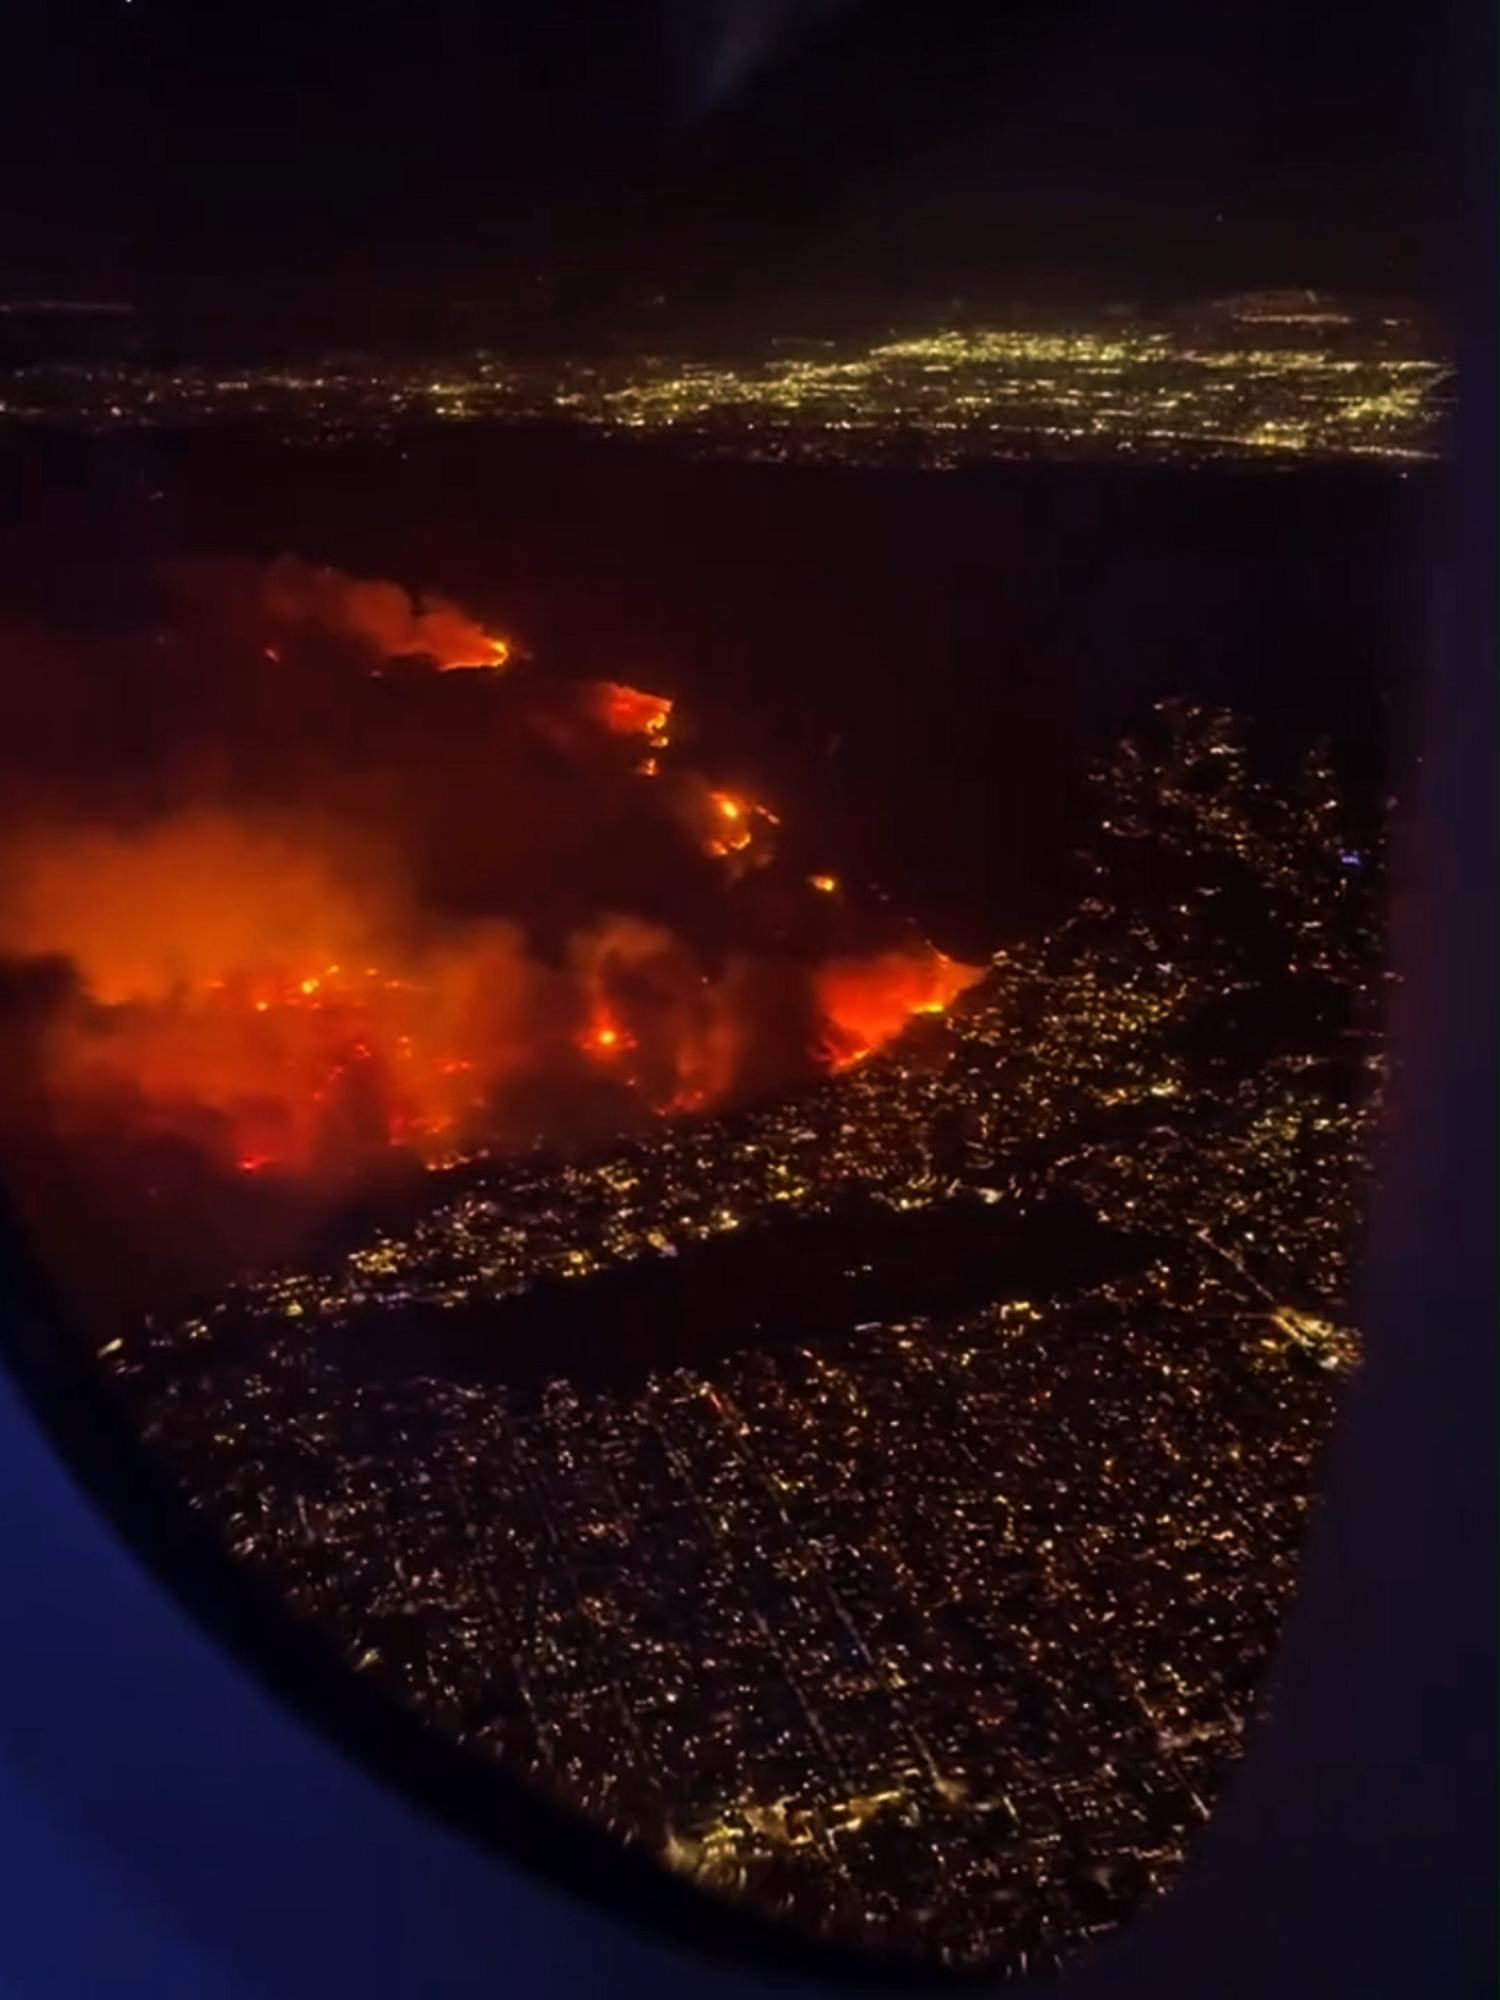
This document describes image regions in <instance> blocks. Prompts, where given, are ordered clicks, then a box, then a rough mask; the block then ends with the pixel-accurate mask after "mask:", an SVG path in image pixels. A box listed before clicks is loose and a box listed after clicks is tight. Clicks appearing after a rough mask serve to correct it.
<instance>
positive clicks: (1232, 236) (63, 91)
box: [0, 0, 1432, 342]
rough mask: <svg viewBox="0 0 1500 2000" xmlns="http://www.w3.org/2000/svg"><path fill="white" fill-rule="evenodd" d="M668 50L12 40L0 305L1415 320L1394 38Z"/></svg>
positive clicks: (1417, 249)
mask: <svg viewBox="0 0 1500 2000" xmlns="http://www.w3.org/2000/svg"><path fill="white" fill-rule="evenodd" d="M702 19H703V21H704V22H706V24H707V25H706V26H702V27H700V29H699V31H698V33H697V34H696V36H694V37H685V36H684V33H683V28H682V12H681V10H676V11H675V12H673V11H672V10H664V9H661V8H658V7H653V6H647V5H645V4H640V0H630V4H620V5H616V6H614V7H611V8H608V9H606V8H600V7H593V6H590V5H589V4H587V0H567V4H564V5H559V6H557V7H555V8H553V9H551V10H548V11H547V13H546V14H545V16H541V15H538V14H537V13H536V12H535V11H534V10H532V11H523V10H520V9H517V8H499V9H496V10H494V11H493V13H492V14H491V15H489V16H486V17H484V18H483V19H470V18H468V16H467V11H466V10H465V9H463V8H462V7H460V5H459V4H458V0H439V4H438V5H436V6H432V5H428V6H425V7H424V8H423V9H422V10H421V12H420V15H418V14H416V13H415V12H413V11H412V10H409V9H408V8H407V7H405V6H404V5H403V4H401V0H387V4H385V5H384V6H382V7H380V8H378V9H376V10H373V11H372V10H369V9H361V10H359V13H358V16H357V18H356V15H355V12H354V10H353V9H352V8H351V7H349V6H348V5H347V4H345V0H322V4H320V5H317V6H314V7H309V6H307V5H299V6H296V7H293V6H291V5H290V4H289V3H288V0H268V4H262V5H260V6H258V7H256V8H255V9H254V10H253V13H252V12H251V10H249V9H246V8H242V7H240V6H238V5H235V4H232V0H231V4H229V5H226V6H222V7H218V8H215V9H214V10H212V12H211V13H205V12H204V11H203V10H201V9H197V8H191V7H188V6H187V5H185V4H183V0H142V3H141V4H135V0H120V4H119V5H118V6H117V7H116V8H115V9H114V10H113V11H112V12H111V13H110V14H109V15H108V16H103V15H94V16H92V17H91V18H89V19H88V20H87V21H84V22H78V21H73V20H69V19H67V18H65V15H64V13H63V12H56V13H54V12H49V13H47V14H46V15H45V16H44V17H39V18H38V19H37V20H35V21H34V22H33V23H32V24H31V25H30V26H29V27H28V29H27V30H26V31H25V32H26V35H27V38H28V42H29V46H23V48H22V50H21V56H22V59H23V60H24V62H25V64H26V68H27V73H28V77H29V79H30V81H31V86H32V87H31V88H30V89H29V90H28V92H27V93H26V95H25V97H24V99H23V100H22V102H21V103H20V104H19V105H18V106H17V107H15V110H14V116H13V121H12V128H11V132H10V134H9V138H10V148H9V150H10V152H11V154H12V156H13V167H12V171H11V173H10V175H9V177H8V182H9V185H8V189H7V193H6V195H5V196H4V198H3V211H0V220H3V223H4V235H5V238H6V241H7V243H8V245H9V248H8V250H7V252H6V254H5V255H4V257H3V258H0V294H9V295H11V296H16V295H20V294H26V293H30V294H41V295H48V296H62V297H65V298H66V297H100V298H114V297H119V296H124V297H128V298H131V299H132V300H134V301H135V302H137V303H138V304H139V305H141V306H142V307H143V308H144V309H145V310H147V311H148V312H150V313H152V314H153V315H155V316H158V317H163V318H165V319H167V320H169V321H171V322H173V323H178V322H181V323H182V324H184V325H211V324H214V323H218V324H221V325H223V324H234V323H239V324H244V323H247V322H250V323H262V322H265V323H268V324H269V323H276V322H278V321H280V322H282V323H285V324H288V325H290V326H293V327H295V326H297V325H299V324H300V325H303V326H307V327H312V326H319V327H328V328H330V329H332V328H334V327H339V328H348V329H350V335H346V336H345V337H351V336H352V333H353V330H355V329H365V330H367V331H369V332H372V333H373V334H374V335H375V336H376V337H377V338H387V337H391V332H392V330H393V329H396V328H399V327H400V326H401V325H402V324H403V322H405V323H408V324H410V323H411V322H413V321H420V320H421V319H422V317H423V316H424V314H428V313H430V312H431V311H432V310H433V309H434V308H437V309H440V310H442V311H451V310H452V309H453V308H455V307H458V306H460V305H461V304H463V303H464V302H468V303H469V304H470V305H471V306H472V307H473V309H474V310H475V312H476V313H477V314H478V315H479V316H480V317H483V318H485V319H486V320H488V321H490V322H492V323H499V324H509V325H511V326H513V327H514V328H516V329H517V331H518V332H529V333H530V334H531V336H532V337H534V338H538V339H542V340H551V341H554V342H557V341H567V340H574V341H576V340H579V339H584V340H587V339H590V338H597V337H599V336H600V335H601V333H602V332H604V331H606V330H608V329H611V328H617V327H620V326H622V325H627V326H629V325H635V324H637V323H639V324H643V325H660V326H662V327H664V328H667V329H672V328H676V327H681V326H684V325H690V326H694V327H708V328H712V329H723V328H726V327H733V328H737V329H741V330H743V331H745V332H747V333H749V332H753V333H755V334H756V335H759V336H760V337H764V336H765V335H766V334H767V333H770V332H786V331H798V330H801V328H800V326H799V322H803V321H812V322H819V323H824V324H831V323H834V322H842V323H844V324H864V325H868V324H870V323H872V322H873V323H881V322H890V321H892V320H898V319H900V318H901V317H902V316H903V315H905V314H908V313H910V312H912V311H913V310H914V309H915V310H923V309H927V307H928V305H929V302H930V305H932V306H936V305H937V304H938V303H940V302H942V301H946V300H948V299H951V298H955V297H962V298H966V299H968V300H970V301H971V302H973V303H975V304H976V305H977V306H978V307H979V309H981V310H983V309H985V307H986V306H987V305H989V304H990V303H992V302H993V301H996V300H999V299H1007V298H1010V299H1014V298H1036V299H1037V300H1039V301H1041V302H1043V303H1048V302H1057V303H1059V304H1064V305H1068V304H1071V305H1077V304H1078V303H1079V302H1080V301H1083V300H1089V301H1092V302H1096V303H1099V302H1104V301H1106V300H1110V299H1117V298H1120V299H1141V298H1145V299H1162V298H1177V299H1181V298H1184V297H1192V296H1200V295H1213V294H1216V293H1221V292H1226V291H1234V290H1238V289H1243V288H1250V287H1260V286H1273V285H1310V286H1317V287H1320V288H1331V289H1336V290H1341V291H1350V290H1352V291H1357V292H1375V293H1380V294H1382V295H1385V294H1392V293H1394V294H1398V295H1418V296H1420V295H1422V294H1424V293H1425V292H1426V291H1427V290H1428V289H1429V287H1428V282H1427V279H1428V271H1427V251H1426V250H1425V248H1424V238H1425V236H1426V235H1427V233H1428V232H1427V231H1426V230H1425V228H1424V224H1425V223H1426V221H1427V220H1428V218H1427V216H1426V214H1425V210H1426V207H1427V195H1426V182H1427V176H1428V169H1427V158H1428V154H1429V151H1430V150H1431V148H1430V137H1431V134H1430V129H1429V128H1430V125H1431V122H1432V121H1431V120H1430V117H1429V115H1428V113H1429V105H1428V102H1427V99H1428V95H1429V93H1428V87H1427V64H1426V60H1425V58H1424V54H1423V49H1422V46H1421V42H1420V36H1419V31H1418V30H1417V29H1416V27H1415V26H1413V27H1411V28H1408V29H1406V30H1405V31H1403V32H1395V31H1393V30H1392V29H1391V26H1390V24H1389V23H1384V24H1382V31H1381V33H1380V34H1378V35H1375V34H1371V33H1370V31H1369V23H1368V21H1367V20H1366V19H1365V17H1363V16H1356V15H1355V13H1354V11H1353V9H1352V7H1350V6H1340V7H1338V8H1335V9H1333V10H1331V11H1330V10H1322V11H1320V12H1319V13H1318V14H1317V15H1316V16H1315V17H1310V16H1308V15H1307V14H1306V13H1305V11H1301V10H1298V9H1296V8H1294V7H1293V6H1292V5H1291V4H1290V0H1266V4H1263V5H1262V6H1261V7H1259V8H1258V9H1257V10H1256V11H1255V13H1254V15H1253V16H1252V15H1251V14H1250V13H1249V12H1248V11H1247V12H1245V13H1243V14H1239V15H1236V16H1232V17H1231V16H1225V17H1215V18H1214V20H1213V21H1212V22H1210V21H1209V20H1208V18H1207V17H1205V16H1203V15H1202V14H1201V10H1199V11H1195V10H1193V9H1190V8H1188V7H1187V6H1186V5H1185V4H1184V0H1151V4H1150V5H1148V6H1147V7H1146V8H1144V9H1143V10H1142V9H1138V10H1133V11H1132V15H1131V17H1130V19H1129V20H1128V21H1127V20H1124V19H1121V20H1106V19H1104V18H1103V17H1102V16H1101V15H1099V14H1098V13H1097V12H1094V11H1086V10H1074V11H1072V12H1070V13H1069V14H1067V15H1066V16H1064V17H1061V18H1057V19H1053V18H1050V17H1048V16H1047V15H1046V13H1045V10H1043V9H1042V8H1041V7H1040V6H1039V5H1036V4H1033V0H1011V4H1010V5H1008V6H1006V7H1004V8H996V7H993V6H990V7H980V6H973V5H965V4H959V0H922V4H920V5H918V4H916V0H886V4H879V0H866V4H863V5H859V4H853V5H849V4H846V5H842V6H839V7H817V6H813V7H808V6H804V7H803V8H801V9H798V8H796V7H786V6H782V7H774V6H771V5H769V4H766V3H765V0H762V4H761V5H760V6H759V7H758V8H757V7H752V8H740V9H737V10H729V9H726V8H719V9H709V10H706V12H705V13H704V14H703V16H702ZM746 19H750V20H752V21H753V22H754V23H755V24H756V26H757V34H756V35H755V36H753V37H751V38H750V40H749V41H748V42H746V41H745V30H744V22H745V20H746ZM716 22H717V24H718V25H717V26H716V25H715V23H716ZM737 36H738V40H736V37H737ZM741 44H743V45H744V48H743V50H741Z"/></svg>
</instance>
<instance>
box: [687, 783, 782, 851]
mask: <svg viewBox="0 0 1500 2000" xmlns="http://www.w3.org/2000/svg"><path fill="white" fill-rule="evenodd" d="M708 810H709V831H708V834H707V837H706V839H705V840H704V843H703V844H704V847H705V849H706V851H707V852H708V853H710V854H721V855H723V854H743V853H744V852H745V850H746V849H747V848H748V847H750V846H751V845H752V843H753V842H754V841H755V840H756V837H757V835H758V834H759V833H760V832H761V830H762V829H763V828H766V827H772V826H779V825H780V821H779V820H778V819H777V817H776V815H775V813H773V812H772V811H771V810H770V808H769V807H767V806H763V805H759V804H758V803H757V802H756V801H755V800H754V799H747V798H743V797H737V796H736V795H735V794H734V793H733V792H710V793H709V795H708Z"/></svg>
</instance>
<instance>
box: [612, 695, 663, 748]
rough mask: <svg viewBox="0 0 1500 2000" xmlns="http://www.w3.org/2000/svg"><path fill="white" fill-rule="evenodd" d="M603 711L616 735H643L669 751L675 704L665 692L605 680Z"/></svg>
mask: <svg viewBox="0 0 1500 2000" xmlns="http://www.w3.org/2000/svg"><path fill="white" fill-rule="evenodd" d="M599 713H600V719H601V721H602V722H603V724H604V726H605V728H606V729H608V730H609V731H610V732H611V734H612V735H615V736H643V737H644V738H645V739H646V742H647V743H648V744H649V745H650V747H651V749H652V750H653V751H662V750H665V749H666V748H667V745H668V744H669V742H670V741H671V727H672V704H671V702H670V701H668V700H667V698H666V696H665V695H660V694H646V693H645V692H643V690H642V689H640V688H633V687H624V686H622V685H621V684H620V683H619V682H618V681H601V682H600V684H599Z"/></svg>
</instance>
